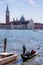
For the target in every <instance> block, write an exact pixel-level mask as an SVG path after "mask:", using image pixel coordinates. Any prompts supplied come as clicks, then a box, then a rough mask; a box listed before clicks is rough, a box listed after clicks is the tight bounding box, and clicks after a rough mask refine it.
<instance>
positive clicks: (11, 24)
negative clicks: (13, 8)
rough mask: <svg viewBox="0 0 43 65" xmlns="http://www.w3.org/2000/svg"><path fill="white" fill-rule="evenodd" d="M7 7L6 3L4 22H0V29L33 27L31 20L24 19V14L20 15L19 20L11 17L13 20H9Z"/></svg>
mask: <svg viewBox="0 0 43 65" xmlns="http://www.w3.org/2000/svg"><path fill="white" fill-rule="evenodd" d="M9 13H10V12H9V8H8V5H7V9H6V17H5V18H6V23H3V24H0V29H33V28H34V23H33V20H32V19H31V20H25V18H24V16H23V15H22V16H21V18H20V20H18V19H17V18H16V20H15V19H14V18H13V21H10V15H9Z"/></svg>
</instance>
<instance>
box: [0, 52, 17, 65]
mask: <svg viewBox="0 0 43 65" xmlns="http://www.w3.org/2000/svg"><path fill="white" fill-rule="evenodd" d="M16 59H17V54H14V53H7V52H5V53H0V65H3V64H6V63H8V62H11V61H13V60H16Z"/></svg>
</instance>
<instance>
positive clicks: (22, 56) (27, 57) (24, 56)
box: [21, 52, 38, 62]
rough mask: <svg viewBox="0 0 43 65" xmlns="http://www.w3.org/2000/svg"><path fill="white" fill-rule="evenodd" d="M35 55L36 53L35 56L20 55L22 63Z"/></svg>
mask: <svg viewBox="0 0 43 65" xmlns="http://www.w3.org/2000/svg"><path fill="white" fill-rule="evenodd" d="M37 54H38V53H37V52H36V53H35V54H31V53H30V55H29V56H27V55H23V54H21V58H22V59H23V62H25V61H26V60H28V59H31V58H33V57H34V56H36V55H37Z"/></svg>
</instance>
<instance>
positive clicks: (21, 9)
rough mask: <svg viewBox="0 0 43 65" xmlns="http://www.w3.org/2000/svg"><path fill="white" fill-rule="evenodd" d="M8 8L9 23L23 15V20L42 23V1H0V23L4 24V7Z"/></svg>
mask: <svg viewBox="0 0 43 65" xmlns="http://www.w3.org/2000/svg"><path fill="white" fill-rule="evenodd" d="M7 4H8V6H9V11H10V21H11V20H13V18H15V19H16V18H18V19H20V17H21V16H22V15H24V17H25V19H27V20H29V19H31V18H32V19H33V20H34V22H38V23H43V0H0V23H4V22H5V15H6V7H7Z"/></svg>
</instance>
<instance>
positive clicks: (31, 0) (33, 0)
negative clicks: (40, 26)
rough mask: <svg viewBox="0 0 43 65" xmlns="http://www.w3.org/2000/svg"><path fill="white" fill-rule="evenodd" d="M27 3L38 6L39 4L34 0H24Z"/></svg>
mask: <svg viewBox="0 0 43 65" xmlns="http://www.w3.org/2000/svg"><path fill="white" fill-rule="evenodd" d="M26 1H27V2H28V3H30V4H31V5H34V6H40V5H39V4H37V3H36V0H26Z"/></svg>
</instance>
